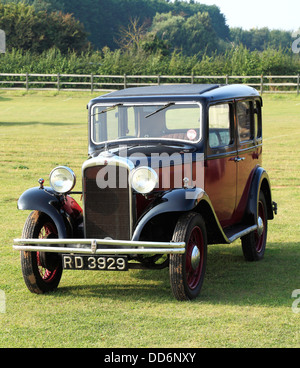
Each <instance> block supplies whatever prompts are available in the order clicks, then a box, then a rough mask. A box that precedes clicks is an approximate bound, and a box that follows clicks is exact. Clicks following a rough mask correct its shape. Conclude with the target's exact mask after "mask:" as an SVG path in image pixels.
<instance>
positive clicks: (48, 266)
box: [21, 211, 62, 294]
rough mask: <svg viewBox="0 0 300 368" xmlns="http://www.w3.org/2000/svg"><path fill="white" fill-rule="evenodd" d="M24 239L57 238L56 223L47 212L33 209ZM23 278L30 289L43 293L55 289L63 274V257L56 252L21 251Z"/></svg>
mask: <svg viewBox="0 0 300 368" xmlns="http://www.w3.org/2000/svg"><path fill="white" fill-rule="evenodd" d="M22 237H23V239H35V238H40V239H49V238H52V239H55V238H58V233H57V229H56V226H55V224H54V223H53V221H52V220H51V219H50V217H48V216H47V215H46V214H44V213H42V212H39V211H33V212H32V213H31V214H30V215H29V216H28V218H27V220H26V222H25V225H24V230H23V235H22ZM21 266H22V272H23V278H24V281H25V284H26V286H27V288H28V289H29V291H31V292H32V293H35V294H43V293H47V292H50V291H53V290H55V289H56V288H57V287H58V284H59V282H60V279H61V276H62V261H61V257H60V256H59V255H58V254H56V253H45V252H25V251H23V252H21Z"/></svg>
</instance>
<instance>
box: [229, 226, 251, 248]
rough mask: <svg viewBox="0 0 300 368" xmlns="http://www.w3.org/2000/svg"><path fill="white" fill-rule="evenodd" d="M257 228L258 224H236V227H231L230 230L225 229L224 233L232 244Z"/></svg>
mask: <svg viewBox="0 0 300 368" xmlns="http://www.w3.org/2000/svg"><path fill="white" fill-rule="evenodd" d="M257 228H258V226H257V225H253V226H250V227H245V226H236V227H233V228H231V229H230V230H227V231H226V230H225V231H224V233H225V235H226V236H227V238H228V242H229V243H230V244H231V243H233V242H234V241H236V240H237V239H240V238H242V237H243V236H245V235H248V234H250V233H252V232H253V231H256V230H257Z"/></svg>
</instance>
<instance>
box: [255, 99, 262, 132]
mask: <svg viewBox="0 0 300 368" xmlns="http://www.w3.org/2000/svg"><path fill="white" fill-rule="evenodd" d="M253 112H254V137H255V138H261V137H262V126H261V104H260V102H259V101H255V102H254V111H253Z"/></svg>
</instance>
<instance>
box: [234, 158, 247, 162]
mask: <svg viewBox="0 0 300 368" xmlns="http://www.w3.org/2000/svg"><path fill="white" fill-rule="evenodd" d="M234 161H235V162H242V161H245V157H236V158H235V159H234Z"/></svg>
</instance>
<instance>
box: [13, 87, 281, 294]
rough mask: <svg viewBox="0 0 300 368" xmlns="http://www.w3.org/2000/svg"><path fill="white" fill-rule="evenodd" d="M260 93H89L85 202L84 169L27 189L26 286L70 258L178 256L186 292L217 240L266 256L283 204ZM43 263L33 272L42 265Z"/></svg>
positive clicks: (55, 274)
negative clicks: (275, 187)
mask: <svg viewBox="0 0 300 368" xmlns="http://www.w3.org/2000/svg"><path fill="white" fill-rule="evenodd" d="M262 105H263V102H262V98H261V97H260V96H259V94H258V92H257V91H256V90H255V89H253V88H250V87H247V86H241V85H231V86H221V85H178V86H158V87H142V88H129V89H126V90H122V91H116V92H112V93H109V94H107V95H104V96H101V97H99V98H96V99H93V100H92V101H91V102H90V103H89V105H88V110H89V157H88V160H87V161H86V162H85V163H84V164H83V166H82V196H83V205H82V206H81V205H79V204H78V203H77V202H76V201H75V200H74V199H73V198H72V197H71V195H72V193H74V192H72V190H73V187H74V185H75V175H74V173H73V172H72V170H71V169H69V168H66V167H58V168H56V169H54V170H53V171H52V172H51V174H50V184H51V186H50V187H44V180H40V187H38V188H33V189H30V190H28V191H26V192H25V193H24V194H23V195H22V196H21V198H20V200H19V204H18V205H19V209H21V210H32V211H33V212H32V213H31V214H30V215H29V218H28V220H27V222H26V224H25V227H24V231H23V236H22V239H16V240H15V244H14V248H15V249H16V250H20V251H21V254H22V258H21V259H22V270H23V276H24V279H25V282H26V285H27V287H28V288H29V290H31V291H32V292H36V293H43V292H47V291H50V290H53V289H55V288H56V287H57V286H58V284H59V281H60V278H61V275H62V271H63V269H67V270H86V269H87V270H98V271H127V270H128V269H130V268H148V269H162V268H165V267H169V272H170V282H171V288H172V291H173V294H174V296H175V297H176V298H177V299H178V300H191V299H194V298H196V297H197V296H198V295H199V293H200V291H201V288H202V285H203V281H204V277H205V270H206V262H207V245H208V244H230V243H232V242H234V241H235V240H237V239H239V238H241V240H242V250H243V254H244V256H245V259H246V260H247V261H259V260H261V259H262V258H263V257H264V254H265V248H266V242H267V230H268V220H272V219H273V218H274V212H275V213H276V211H277V205H276V203H275V202H273V200H272V194H271V185H270V180H269V177H268V174H267V172H266V171H265V170H264V169H263V166H262V155H263V139H262V126H263V124H262ZM32 275H34V277H33V276H32Z"/></svg>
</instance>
